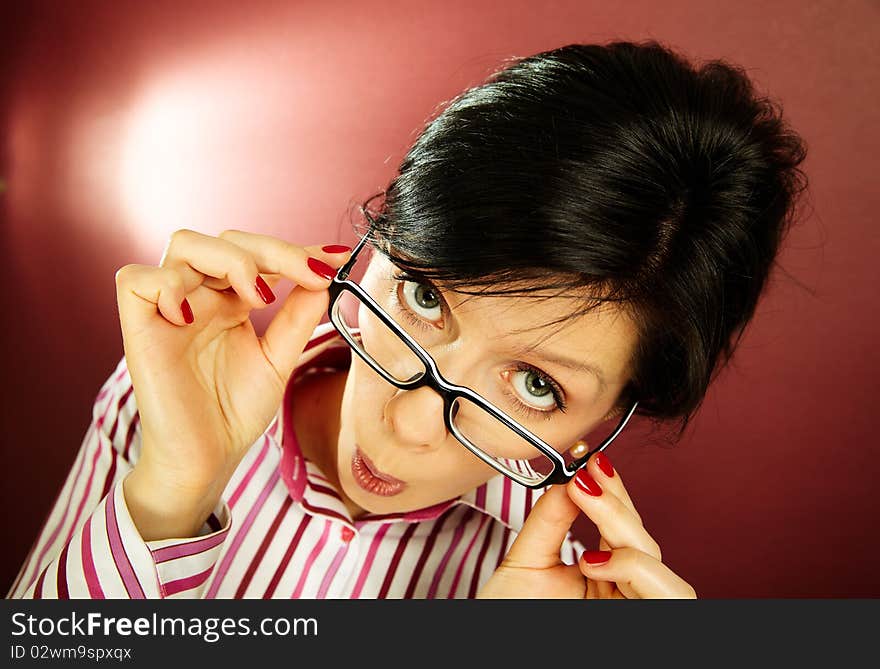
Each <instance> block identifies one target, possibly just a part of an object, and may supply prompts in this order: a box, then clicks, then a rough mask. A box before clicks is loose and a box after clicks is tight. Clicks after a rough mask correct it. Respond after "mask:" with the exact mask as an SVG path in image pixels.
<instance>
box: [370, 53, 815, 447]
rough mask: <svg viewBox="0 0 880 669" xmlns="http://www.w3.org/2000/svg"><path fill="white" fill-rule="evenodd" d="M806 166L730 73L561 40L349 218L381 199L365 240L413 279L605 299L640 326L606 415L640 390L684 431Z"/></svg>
mask: <svg viewBox="0 0 880 669" xmlns="http://www.w3.org/2000/svg"><path fill="white" fill-rule="evenodd" d="M441 107H442V105H441ZM805 156H806V147H805V144H804V142H803V140H802V139H801V138H800V137H799V136H798V135H797V134H796V133H795V132H793V131H792V130H791V129H790V128H789V126H788V125H787V124H786V123H785V122H784V121H783V120H782V111H781V106H780V105H779V104H778V103H776V102H775V101H772V100H770V99H768V98H766V97H759V96H757V95H756V94H755V92H754V90H753V86H752V84H751V82H750V81H749V79H748V78H747V76H746V74H745V71H744V70H743V69H742V68H741V67H738V66H735V65H731V64H728V63H726V62H724V61H720V60H713V61H710V62H707V63H705V64H704V65H702V66H701V67H699V68H698V69H697V68H694V67H692V66H691V65H690V64H689V63H688V62H687V61H686V60H685V58H684V57H682V56H681V55H679V54H677V53H675V52H673V51H672V50H670V49H669V48H667V47H664V46H661V45H660V44H659V43H658V42H656V41H653V40H652V41H648V42H642V43H639V44H636V43H632V42H621V41H618V42H612V43H609V44H606V45H587V44H570V45H568V46H564V47H561V48H558V49H553V50H551V51H547V52H543V53H538V54H535V55H532V56H529V57H526V58H519V59H513V60H512V61H509V64H508V65H507V66H506V67H505V68H504V69H501V70H499V71H496V72H494V73H492V74H491V75H490V76H489V78H488V80H487V81H486V82H485V83H484V84H482V85H480V86H477V87H474V88H469V89H467V90H465V91H464V92H463V93H461V94H460V95H459V96H457V97H456V98H455V99H453V100H452V101H450V102H449V104H448V105H446V107H445V109H443V110H442V113H439V115H437V116H436V117H435V118H434V119H433V120H430V121H429V122H428V123H427V124H426V126H425V128H424V130H423V131H422V133H421V134H420V136H419V137H418V138H417V140H416V141H415V143H414V144H413V146H412V147H411V148H410V150H409V151H408V153H407V155H406V156H405V158H404V160H403V162H402V163H401V165H400V168H399V174H398V175H397V176H396V177H395V178H394V180H393V181H392V182H391V184H390V186H389V187H388V188H387V189H386V190H385V191H383V192H381V193H378V194H377V195H374V196H373V197H371V198H369V199H368V200H367V201H366V202H364V203H363V205H362V206H361V209H362V211H363V212H364V213H367V215H369V213H368V212H369V211H370V208H369V204H370V202H372V201H373V200H374V199H375V198H376V197H379V196H382V195H384V196H385V197H384V199H383V202H382V205H381V207H380V208H379V209H378V210H376V211H374V212H373V214H372V216H371V218H373V219H374V228H373V239H372V240H371V241H372V242H373V244H374V245H375V246H376V247H377V248H379V250H380V251H382V252H383V253H384V254H385V255H386V256H387V257H388V258H389V259H390V260H391V261H392V262H394V263H395V264H397V265H398V266H400V267H401V268H403V269H404V270H406V271H407V272H408V273H410V274H411V275H413V276H415V277H416V278H421V279H426V280H429V281H433V282H435V283H440V284H443V286H444V287H448V288H449V289H455V290H457V291H459V292H462V293H467V294H480V295H502V294H504V295H511V294H516V295H523V296H528V295H530V294H531V295H532V296H535V295H537V294H538V292H541V293H544V294H545V293H546V292H547V289H548V288H552V290H553V291H555V294H559V295H563V294H564V295H566V296H577V297H580V298H581V299H578V300H576V301H575V302H574V304H575V308H574V309H573V310H572V313H571V314H570V315H569V316H566V318H569V317H573V316H577V315H579V314H582V313H585V312H587V311H589V310H590V309H592V308H594V307H596V306H598V305H599V304H601V303H602V302H608V301H613V302H617V303H618V306H619V307H620V308H621V309H624V310H625V311H626V313H627V314H628V315H629V316H630V317H631V318H632V319H633V321H634V323H635V324H636V326H637V328H638V333H639V339H638V345H637V349H636V351H635V355H634V359H633V360H631V361H630V362H631V367H630V368H631V370H632V376H631V378H630V382H629V383H628V385H627V387H626V388H625V389H624V392H623V393H621V396H620V398H619V402H618V405H617V406H618V408H624V407H626V406H628V404H629V402H631V401H632V399H633V398H637V399H639V408H638V413H639V414H640V415H643V416H647V417H653V418H654V419H656V420H658V421H666V420H671V419H678V420H679V423H680V429H679V431H678V434H677V437H681V434H682V433H683V432H684V429H685V428H686V427H687V424H688V421H689V420H690V418H691V416H692V414H693V413H694V412H695V411H696V409H697V408H698V407H699V405H700V404H701V403H702V400H703V397H704V395H705V392H706V389H707V387H708V385H709V383H710V381H711V380H712V379H713V378H714V377H715V375H716V374H717V372H718V371H720V369H721V367H722V366H723V365H724V364H726V363H727V362H728V361H729V359H730V357H731V356H732V354H733V351H734V349H735V348H736V346H737V344H738V343H739V340H740V338H741V336H742V333H743V330H744V328H745V326H746V324H747V323H748V321H749V320H750V318H751V317H752V315H753V313H754V311H755V306H756V303H757V301H758V298H759V296H760V295H761V293H762V291H763V289H764V286H765V284H766V281H767V277H768V274H769V273H770V270H771V265H772V264H773V263H774V259H775V257H776V254H777V250H778V248H779V246H780V243H781V241H782V239H783V237H784V235H785V233H786V232H787V230H788V228H789V226H790V223H791V222H792V220H793V218H794V214H793V212H794V204H795V203H796V201H797V199H798V196H799V195H800V193H801V192H802V191H804V190H806V187H807V180H806V176H805V175H804V174H803V172H802V171H801V170H800V169H798V165H799V164H800V163H801V162H802V161H803V160H804V158H805ZM587 290H590V291H593V292H592V293H591V294H590V295H589V299H584V296H585V295H586V291H587ZM713 372H714V373H713Z"/></svg>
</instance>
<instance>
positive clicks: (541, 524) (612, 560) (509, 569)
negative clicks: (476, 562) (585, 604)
mask: <svg viewBox="0 0 880 669" xmlns="http://www.w3.org/2000/svg"><path fill="white" fill-rule="evenodd" d="M603 468H604V470H605V471H603ZM606 472H607V473H606ZM591 492H592V493H593V494H590V493H591ZM596 493H598V494H596ZM581 511H583V512H584V513H585V514H586V515H587V517H589V518H590V520H592V521H593V522H594V523H595V524H596V526H597V527H598V528H599V532H600V534H601V539H600V541H599V551H586V552H585V553H584V554H583V556H581V558H580V559H579V560H578V563H577V564H576V565H567V564H565V563H564V562H562V560H561V559H560V549H561V547H562V542H563V541H564V540H565V537H566V534H567V533H568V531H569V530H570V529H571V525H572V523H573V522H574V521H575V519H576V518H577V516H578V513H579V512H581ZM584 558H587V559H589V560H590V562H594V563H595V564H590V562H587V560H585V559H584ZM597 558H598V560H597ZM602 558H605V559H604V560H603V559H602ZM477 597H478V598H480V599H488V598H517V599H524V598H542V599H556V598H568V599H572V598H573V599H634V598H640V599H665V598H670V599H696V597H697V593H696V591H695V590H694V589H693V587H691V586H690V584H688V583H687V582H686V581H684V580H683V579H682V578H681V577H680V576H678V575H677V574H676V573H675V572H673V571H672V570H671V569H670V568H669V567H667V566H666V565H665V564H663V562H662V560H661V555H660V547H659V546H658V545H657V542H656V541H654V539H653V538H651V535H650V534H648V532H647V530H645V527H644V525H642V519H641V517H640V516H639V514H638V512H637V511H636V508H635V506H634V505H633V503H632V500H631V499H630V497H629V494H628V493H627V492H626V488H625V487H624V485H623V481H621V480H620V474H619V473H617V472H615V471H614V468H613V467H612V466H611V462H610V461H609V460H608V458H607V456H605V455H604V454H602V453H597V454H596V455H595V456H593V457H591V458H590V460H589V462H588V463H587V466H586V467H584V468H583V469H581V470H580V471H579V472H578V473H577V476H575V478H573V479H572V480H571V481H569V482H568V484H566V485H555V486H551V488H550V489H549V490H547V492H545V493H544V494H543V495H542V496H541V497H540V498H539V499H538V501H537V502H536V503H535V506H534V507H533V508H532V510H531V513H530V514H529V516H528V518H527V519H526V522H525V523H524V524H523V527H522V530H521V531H520V533H519V536H517V538H516V540H515V541H514V542H513V545H512V546H511V547H510V550H509V551H508V553H507V555H506V556H505V558H504V561H503V562H502V563H501V565H500V566H499V567H498V569H497V570H495V573H494V574H492V577H491V578H490V579H489V581H488V582H487V583H486V585H484V586H483V588H482V590H480V592H479V594H478V595H477Z"/></svg>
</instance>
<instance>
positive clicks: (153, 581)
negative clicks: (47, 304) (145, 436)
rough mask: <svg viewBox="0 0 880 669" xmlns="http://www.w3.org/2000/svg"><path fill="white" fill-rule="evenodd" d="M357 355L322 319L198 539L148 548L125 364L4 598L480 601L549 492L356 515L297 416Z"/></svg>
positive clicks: (486, 495) (471, 497)
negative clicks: (299, 390) (307, 381)
mask: <svg viewBox="0 0 880 669" xmlns="http://www.w3.org/2000/svg"><path fill="white" fill-rule="evenodd" d="M350 356H351V350H350V349H349V348H348V346H347V344H345V342H344V340H343V339H342V338H341V337H340V336H339V335H338V333H337V332H336V330H335V329H334V328H333V326H332V325H330V324H329V323H322V324H321V325H319V326H318V327H317V328H316V329H315V332H314V333H313V336H312V338H311V340H310V341H309V343H308V345H307V347H306V349H305V351H304V352H303V355H302V357H301V358H300V360H299V362H298V364H297V367H296V369H295V370H294V373H293V374H292V375H291V378H290V381H289V383H288V386H287V389H286V391H285V394H284V401H283V404H282V407H281V411H280V412H279V414H281V415H282V416H283V419H282V420H281V421H279V416H276V417H275V419H274V420H273V421H272V423H271V424H270V425H269V427H268V428H267V429H266V432H265V433H264V434H263V435H262V436H261V437H260V438H259V439H258V440H257V441H256V442H255V443H254V444H253V446H252V447H251V448H250V450H249V451H248V452H247V454H246V455H245V457H244V459H243V460H242V462H241V464H240V465H239V467H238V469H237V470H236V471H235V473H234V475H233V477H232V479H231V480H230V481H229V484H228V486H227V487H226V489H225V491H224V493H223V495H222V498H221V502H220V504H219V505H218V506H217V508H216V509H215V510H214V512H213V513H212V514H211V516H210V517H209V518H208V520H207V521H206V523H205V525H204V526H203V528H202V530H201V531H200V533H199V535H198V536H195V537H190V538H178V539H164V540H161V541H146V542H145V541H144V540H143V539H141V537H140V535H139V533H138V531H137V529H136V528H135V526H134V524H133V522H132V520H131V517H130V515H129V512H128V508H127V507H126V504H125V498H124V496H123V494H122V481H123V479H124V478H125V476H126V475H127V474H128V472H130V471H131V469H132V468H133V467H134V464H135V463H136V462H137V459H138V456H139V453H140V448H141V433H140V421H139V420H138V411H137V407H136V406H135V402H134V394H133V392H132V385H131V378H130V377H129V374H128V369H127V367H126V364H125V358H122V360H121V361H120V362H119V364H118V366H117V368H116V370H115V371H114V372H113V374H112V375H111V376H110V378H109V379H108V380H107V381H106V383H105V384H104V386H103V387H102V388H101V391H100V392H99V393H98V396H97V399H96V401H95V404H94V408H93V411H92V422H91V425H90V426H89V428H88V431H87V432H86V435H85V438H84V440H83V443H82V446H81V448H80V450H79V453H78V455H77V458H76V461H75V462H74V465H73V467H72V469H71V471H70V474H69V475H68V476H67V479H66V481H65V483H64V486H63V487H62V489H61V492H60V493H59V495H58V498H57V499H56V501H55V503H54V505H53V508H52V510H51V511H50V513H49V515H48V517H47V519H46V522H45V523H44V525H43V529H42V531H41V532H40V535H39V537H38V538H37V540H36V542H35V543H34V544H33V546H32V548H31V551H30V553H29V554H28V556H27V558H26V560H25V563H24V565H23V566H22V567H21V570H20V571H19V574H18V577H17V578H16V580H15V583H14V584H13V585H12V588H11V589H10V591H9V593H8V595H7V597H12V598H93V599H101V598H165V597H168V598H215V597H220V598H233V597H236V598H239V597H247V598H276V597H277V598H319V599H320V598H452V597H456V598H459V597H474V596H475V595H476V593H477V591H478V590H479V588H480V587H481V586H482V585H483V584H484V583H485V582H486V580H487V579H488V578H489V577H490V576H491V574H492V572H493V571H494V570H495V569H496V568H497V566H498V564H499V563H500V562H501V560H502V558H503V557H504V555H505V553H506V552H507V550H508V549H509V548H510V545H511V543H512V542H513V540H514V539H515V538H516V536H517V533H518V532H519V531H520V529H521V528H522V524H523V522H524V520H525V517H526V516H527V514H528V512H529V510H530V509H531V507H532V503H533V502H534V500H535V499H536V498H537V496H538V495H540V494H541V493H543V490H529V489H527V488H524V487H522V486H519V485H517V484H515V483H513V482H511V481H510V479H508V478H506V477H504V476H501V475H500V474H499V475H498V476H496V477H494V478H492V479H491V480H489V481H488V482H486V483H485V484H483V485H481V486H479V487H478V488H476V489H474V490H472V491H470V492H469V493H467V494H464V495H462V496H460V497H459V498H456V499H454V500H449V501H446V502H443V503H441V504H437V505H435V506H432V507H428V508H424V509H419V510H417V511H411V512H408V513H396V514H385V515H373V514H367V515H365V516H363V517H362V518H360V519H358V520H356V521H353V520H352V519H351V516H350V514H349V513H348V511H347V509H346V507H345V505H344V504H343V502H342V500H341V498H340V496H339V494H338V492H337V490H336V489H334V488H333V486H332V485H331V484H330V482H329V481H328V480H327V478H326V477H325V476H324V475H323V474H322V473H321V471H320V470H319V469H318V468H317V467H316V466H315V465H314V463H312V462H311V461H309V460H306V459H305V458H304V457H303V455H302V452H301V451H300V449H299V446H298V444H297V439H296V435H295V434H294V432H293V420H292V419H291V416H292V413H291V411H292V408H293V404H294V403H293V396H294V395H295V385H296V382H297V380H298V379H300V378H302V377H303V376H304V375H306V374H310V373H319V372H323V371H336V370H345V369H348V365H349V362H350V360H351V357H350ZM280 426H281V429H280V430H279V427H280ZM279 431H281V432H282V434H279ZM582 550H583V546H582V545H581V544H580V543H579V542H578V541H577V540H576V539H574V538H573V537H571V535H569V536H568V538H567V539H566V541H565V542H564V543H563V545H562V547H561V553H560V557H561V558H562V560H563V561H564V562H565V563H567V564H573V563H574V562H575V561H576V559H577V557H578V556H579V555H580V551H582ZM540 595H541V593H535V596H538V597H539V596H540Z"/></svg>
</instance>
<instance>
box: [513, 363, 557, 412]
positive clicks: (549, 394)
mask: <svg viewBox="0 0 880 669" xmlns="http://www.w3.org/2000/svg"><path fill="white" fill-rule="evenodd" d="M513 387H514V389H515V390H516V392H517V393H518V394H519V395H520V397H522V398H523V399H524V400H525V401H526V402H527V403H529V404H532V405H534V406H536V407H537V408H539V409H552V408H553V407H554V406H555V405H556V399H555V398H554V397H553V388H552V387H551V386H550V384H549V383H548V381H547V379H546V378H545V377H543V376H541V375H539V374H538V373H537V372H535V371H534V370H531V369H527V370H519V371H517V372H515V373H514V375H513Z"/></svg>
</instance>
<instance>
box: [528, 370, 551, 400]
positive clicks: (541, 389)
mask: <svg viewBox="0 0 880 669" xmlns="http://www.w3.org/2000/svg"><path fill="white" fill-rule="evenodd" d="M525 389H526V392H528V393H529V394H530V395H534V396H535V397H544V395H546V394H547V393H549V392H551V390H550V386H549V385H548V384H547V382H546V381H544V379H542V378H541V377H540V376H538V375H537V374H535V373H534V372H529V373H528V374H527V375H526V378H525Z"/></svg>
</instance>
